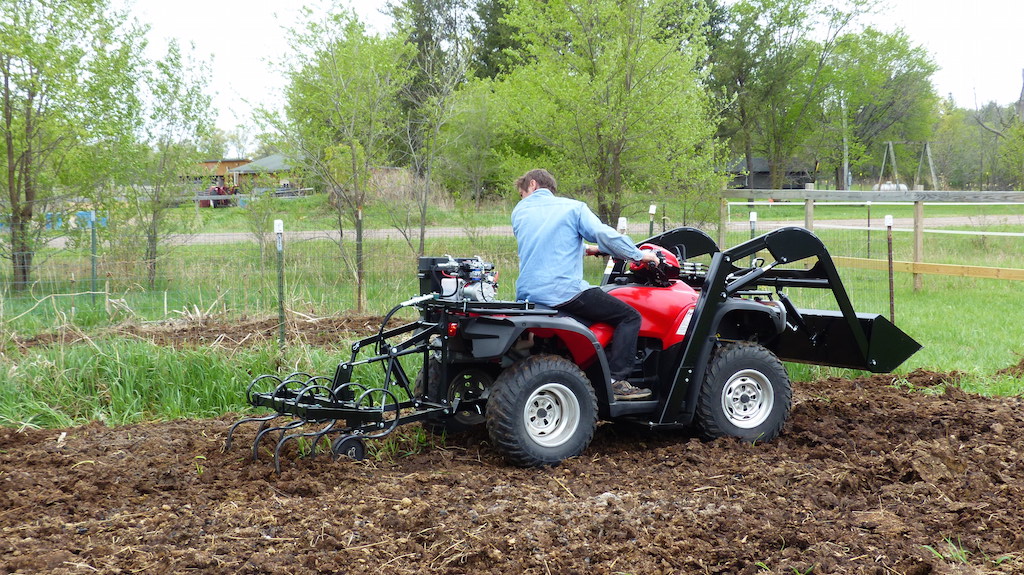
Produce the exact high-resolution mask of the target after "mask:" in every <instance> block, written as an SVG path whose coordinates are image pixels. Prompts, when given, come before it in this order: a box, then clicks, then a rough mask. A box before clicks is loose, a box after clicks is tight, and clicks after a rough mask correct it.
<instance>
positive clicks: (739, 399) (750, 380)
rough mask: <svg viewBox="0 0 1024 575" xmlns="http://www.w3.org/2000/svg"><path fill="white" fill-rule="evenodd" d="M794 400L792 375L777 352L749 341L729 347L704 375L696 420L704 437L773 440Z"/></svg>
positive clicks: (712, 361)
mask: <svg viewBox="0 0 1024 575" xmlns="http://www.w3.org/2000/svg"><path fill="white" fill-rule="evenodd" d="M792 400H793V392H792V388H791V386H790V382H789V375H788V374H787V373H786V368H785V367H783V365H782V362H780V361H779V358H777V357H775V354H773V353H772V352H770V351H768V350H767V349H765V348H764V347H763V346H760V345H757V344H754V343H750V342H739V343H731V344H726V345H723V346H721V347H719V348H718V349H717V350H716V352H715V354H714V356H713V357H712V358H711V363H710V364H709V365H708V369H707V372H706V373H705V376H704V384H703V386H702V387H701V390H700V398H699V400H698V403H697V422H698V424H699V425H700V428H701V432H702V435H703V436H704V438H705V439H715V438H717V437H738V438H740V439H742V440H744V441H748V442H755V441H770V440H772V439H775V437H776V436H778V435H779V433H780V432H782V426H783V425H784V424H785V423H786V419H787V418H788V417H789V409H790V406H791V404H792Z"/></svg>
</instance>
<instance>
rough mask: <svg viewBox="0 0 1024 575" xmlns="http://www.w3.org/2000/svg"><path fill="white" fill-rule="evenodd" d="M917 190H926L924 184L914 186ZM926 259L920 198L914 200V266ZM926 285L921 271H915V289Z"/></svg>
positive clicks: (922, 206)
mask: <svg viewBox="0 0 1024 575" xmlns="http://www.w3.org/2000/svg"><path fill="white" fill-rule="evenodd" d="M914 191H915V192H920V191H924V186H920V185H919V186H914ZM922 261H924V201H923V200H921V199H920V198H917V199H915V200H914V266H915V267H916V266H917V265H918V264H920V263H921V262H922ZM922 287H924V278H923V277H922V276H921V274H920V273H917V271H916V270H915V271H914V291H915V292H919V291H921V288H922Z"/></svg>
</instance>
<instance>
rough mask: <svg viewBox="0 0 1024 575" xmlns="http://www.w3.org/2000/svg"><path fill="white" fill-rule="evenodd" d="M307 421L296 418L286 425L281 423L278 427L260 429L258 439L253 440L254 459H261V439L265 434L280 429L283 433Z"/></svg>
mask: <svg viewBox="0 0 1024 575" xmlns="http://www.w3.org/2000/svg"><path fill="white" fill-rule="evenodd" d="M305 423H306V420H305V419H296V420H295V421H292V422H291V423H288V424H286V425H279V426H277V427H267V428H265V429H262V430H260V432H259V433H257V434H256V439H255V440H253V442H252V460H253V461H256V460H258V459H259V448H260V440H262V439H263V436H264V435H266V434H268V433H272V432H274V431H280V432H281V434H282V435H283V434H284V432H285V431H291V430H293V429H296V428H298V427H301V426H302V425H304V424H305Z"/></svg>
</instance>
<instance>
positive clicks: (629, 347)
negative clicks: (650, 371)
mask: <svg viewBox="0 0 1024 575" xmlns="http://www.w3.org/2000/svg"><path fill="white" fill-rule="evenodd" d="M555 309H557V310H558V311H563V312H565V313H567V314H569V315H571V316H573V317H575V318H578V319H581V320H584V321H586V322H588V323H607V324H608V325H610V326H612V328H614V330H615V331H614V332H612V340H611V342H609V344H608V347H607V348H606V349H605V354H606V355H607V357H608V369H609V371H611V376H612V381H618V380H620V379H626V378H628V377H629V374H630V373H631V372H632V371H633V358H634V357H635V356H636V338H637V335H638V334H639V333H640V312H638V311H636V310H635V309H633V308H631V307H629V306H628V305H626V304H624V303H622V302H621V301H619V300H617V299H615V298H613V297H612V296H610V295H608V294H607V293H606V292H605V291H604V290H602V289H601V288H599V287H592V288H590V289H588V290H584V291H582V292H580V294H579V295H577V296H576V297H574V298H572V299H571V300H569V301H567V302H565V303H563V304H561V305H557V306H555Z"/></svg>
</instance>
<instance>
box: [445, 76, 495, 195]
mask: <svg viewBox="0 0 1024 575" xmlns="http://www.w3.org/2000/svg"><path fill="white" fill-rule="evenodd" d="M491 90H492V84H491V82H489V81H487V80H483V81H473V82H470V83H469V84H468V85H467V86H465V87H463V89H461V90H460V91H459V93H458V99H457V101H456V103H455V110H454V115H453V117H452V120H451V122H449V123H448V125H447V126H446V127H445V131H446V138H447V139H448V140H449V141H450V142H451V145H450V146H449V147H448V150H447V153H446V154H445V156H444V162H445V164H444V165H445V173H446V174H447V176H448V181H449V182H450V183H451V185H452V186H453V187H455V188H456V189H468V190H469V193H470V197H471V199H472V200H473V202H474V204H475V206H476V209H477V210H479V209H480V204H481V201H482V200H483V197H484V193H485V191H486V188H487V187H488V185H489V183H491V182H492V180H493V178H494V177H496V176H497V174H498V172H499V168H500V165H499V160H498V154H497V152H496V151H495V149H494V146H495V144H496V143H497V141H498V134H497V128H498V125H499V122H498V118H497V117H496V116H497V109H498V104H496V103H495V102H494V98H493V96H492V93H491Z"/></svg>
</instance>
